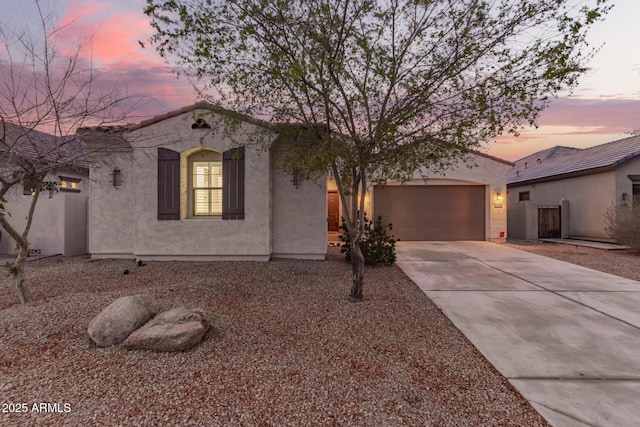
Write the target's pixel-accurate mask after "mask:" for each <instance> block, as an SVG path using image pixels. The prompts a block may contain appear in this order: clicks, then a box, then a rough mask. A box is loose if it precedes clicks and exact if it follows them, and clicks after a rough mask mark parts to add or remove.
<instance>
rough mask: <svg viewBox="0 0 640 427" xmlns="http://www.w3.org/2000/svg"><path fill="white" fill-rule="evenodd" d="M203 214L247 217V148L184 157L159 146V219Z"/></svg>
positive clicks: (196, 216) (230, 218)
mask: <svg viewBox="0 0 640 427" xmlns="http://www.w3.org/2000/svg"><path fill="white" fill-rule="evenodd" d="M181 157H182V161H181ZM181 162H182V164H181ZM181 176H182V179H181ZM181 205H182V206H181ZM181 207H182V209H181ZM204 217H214V218H215V217H222V219H224V220H232V219H244V147H236V148H232V149H229V150H227V151H225V152H224V153H222V154H221V153H218V152H216V151H213V150H210V149H199V150H198V151H194V152H191V153H190V154H189V152H186V153H183V154H182V156H181V154H180V153H178V152H176V151H173V150H170V149H167V148H158V219H159V220H179V219H180V218H183V219H184V218H204Z"/></svg>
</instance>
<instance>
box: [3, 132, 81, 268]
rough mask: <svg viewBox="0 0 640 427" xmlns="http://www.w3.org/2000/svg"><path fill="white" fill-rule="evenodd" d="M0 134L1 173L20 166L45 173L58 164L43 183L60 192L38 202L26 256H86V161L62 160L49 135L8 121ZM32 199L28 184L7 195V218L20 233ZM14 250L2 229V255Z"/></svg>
mask: <svg viewBox="0 0 640 427" xmlns="http://www.w3.org/2000/svg"><path fill="white" fill-rule="evenodd" d="M3 129H4V130H3V132H2V133H1V135H2V141H1V143H0V153H1V159H2V160H1V161H0V170H2V171H14V170H16V168H15V164H16V162H19V161H27V162H31V163H33V164H42V166H41V167H42V168H45V167H46V168H48V164H54V165H55V164H58V165H60V167H56V168H54V169H52V171H51V172H49V173H48V174H47V175H46V177H45V179H44V181H49V182H55V183H57V188H58V191H57V192H55V193H54V194H53V196H52V197H49V194H48V192H46V191H45V192H43V193H42V194H40V197H39V198H38V203H37V205H36V209H35V211H34V214H33V220H32V223H31V229H30V231H29V234H28V237H27V239H28V241H29V246H30V254H31V255H58V254H60V255H65V256H74V255H84V254H86V253H87V200H88V186H87V181H88V175H89V169H88V166H89V165H88V162H86V161H84V160H77V159H65V155H66V154H65V153H64V149H62V150H61V149H60V146H59V144H58V141H57V140H56V138H55V137H54V136H53V135H49V134H47V133H44V132H39V131H37V130H34V129H30V128H25V127H22V126H18V125H15V124H11V123H7V122H5V123H3ZM74 143H79V142H77V141H74ZM71 145H73V144H71ZM61 151H62V153H61ZM75 155H76V153H71V154H69V156H67V157H70V156H75ZM67 163H68V164H67ZM65 164H67V166H64V165H65ZM69 165H74V167H70V166H69ZM32 197H33V196H32V194H31V189H30V188H29V185H28V184H27V183H22V184H20V185H17V186H14V187H12V188H11V189H10V190H9V192H8V193H7V194H6V195H5V199H6V203H5V204H4V206H5V215H7V217H9V222H10V223H11V224H12V225H13V226H14V227H15V228H16V229H17V230H18V231H19V232H20V233H21V232H22V230H23V229H24V227H25V225H26V221H27V215H28V212H29V207H30V205H31V201H32ZM15 248H16V243H15V241H14V240H13V239H12V238H11V237H10V236H9V235H8V233H7V232H6V231H5V230H3V229H2V228H1V227H0V254H5V255H13V254H14V252H15Z"/></svg>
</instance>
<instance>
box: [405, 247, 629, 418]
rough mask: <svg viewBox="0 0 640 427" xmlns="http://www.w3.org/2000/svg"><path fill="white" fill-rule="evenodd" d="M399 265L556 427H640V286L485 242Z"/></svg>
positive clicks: (412, 255)
mask: <svg viewBox="0 0 640 427" xmlns="http://www.w3.org/2000/svg"><path fill="white" fill-rule="evenodd" d="M397 254H398V262H397V264H398V266H400V268H401V269H402V270H403V271H404V272H405V273H406V274H407V275H408V276H409V277H410V278H411V279H412V280H413V281H414V282H415V283H416V284H417V285H418V286H419V287H420V288H421V289H422V290H423V291H424V292H425V293H426V294H427V295H428V296H429V298H431V299H432V300H433V301H434V302H435V304H436V305H437V306H438V307H439V308H440V309H441V310H442V311H443V312H444V313H445V315H447V317H449V319H451V321H452V322H453V323H454V324H455V325H456V326H457V327H458V328H459V329H460V330H461V331H462V332H463V333H464V334H465V335H466V336H467V337H468V338H469V340H470V341H471V342H472V343H473V344H474V345H475V346H476V347H477V348H478V349H479V350H480V351H481V352H482V353H483V354H484V355H485V357H486V358H487V359H488V360H489V361H490V362H491V363H492V364H493V365H494V366H495V367H496V369H498V371H500V372H501V373H502V375H504V376H505V377H507V378H508V379H509V381H510V382H511V384H513V386H514V387H516V388H517V389H518V390H519V391H520V393H521V394H522V395H523V396H524V397H525V398H526V399H527V400H528V401H529V402H531V404H532V405H533V407H534V408H535V409H536V410H537V411H538V412H540V413H541V414H542V415H543V416H544V417H545V418H546V419H547V421H549V422H550V423H551V424H552V425H554V426H557V427H561V426H570V427H584V426H638V425H640V282H636V281H633V280H628V279H624V278H621V277H618V276H613V275H610V274H607V273H601V272H598V271H594V270H590V269H588V268H584V267H580V266H577V265H574V264H570V263H566V262H562V261H557V260H554V259H551V258H546V257H543V256H539V255H536V254H531V253H528V252H524V251H519V250H516V249H512V248H509V247H505V246H502V245H499V244H493V243H488V242H399V243H398V244H397Z"/></svg>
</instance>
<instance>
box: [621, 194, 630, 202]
mask: <svg viewBox="0 0 640 427" xmlns="http://www.w3.org/2000/svg"><path fill="white" fill-rule="evenodd" d="M622 200H623V201H625V202H626V201H627V200H629V193H622Z"/></svg>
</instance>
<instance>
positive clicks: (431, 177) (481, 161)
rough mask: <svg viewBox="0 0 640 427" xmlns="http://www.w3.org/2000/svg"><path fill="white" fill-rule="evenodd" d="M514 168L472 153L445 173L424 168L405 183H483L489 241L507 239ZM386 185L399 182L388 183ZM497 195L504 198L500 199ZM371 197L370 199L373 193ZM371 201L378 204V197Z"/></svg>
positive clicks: (486, 234) (486, 233) (487, 238)
mask: <svg viewBox="0 0 640 427" xmlns="http://www.w3.org/2000/svg"><path fill="white" fill-rule="evenodd" d="M511 167H512V166H511V165H509V164H506V163H503V162H500V161H497V160H494V159H491V158H488V157H485V156H481V155H478V154H473V153H472V154H469V155H468V157H467V158H466V159H465V160H461V161H459V162H457V164H456V165H455V166H453V167H451V168H450V169H448V170H447V171H446V172H445V173H431V172H429V171H428V170H426V169H422V170H420V171H418V172H416V173H415V174H414V179H412V180H411V181H408V182H407V183H405V184H404V185H484V186H485V236H486V240H487V241H491V242H504V241H506V237H507V201H506V194H507V187H506V175H507V171H509V170H510V169H511ZM387 185H399V183H394V182H389V183H388V184H387ZM498 194H500V196H501V197H502V201H499V200H498ZM368 198H369V199H371V197H370V195H369V197H368ZM372 203H374V204H375V200H373V201H372ZM500 233H504V236H503V237H500Z"/></svg>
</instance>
